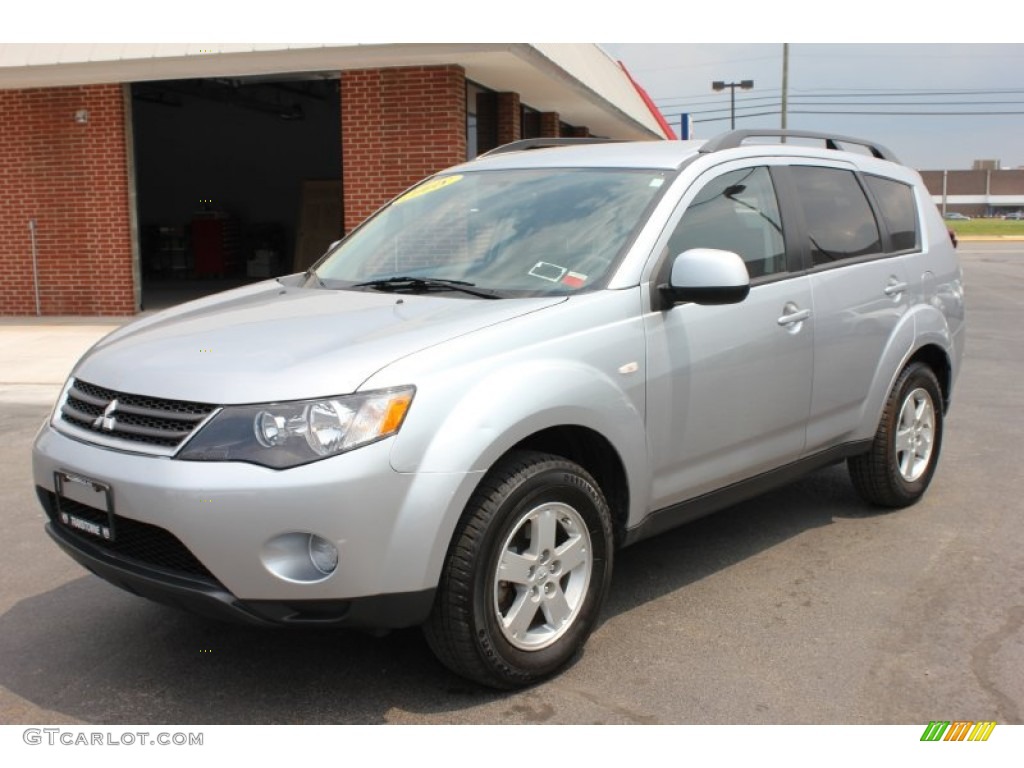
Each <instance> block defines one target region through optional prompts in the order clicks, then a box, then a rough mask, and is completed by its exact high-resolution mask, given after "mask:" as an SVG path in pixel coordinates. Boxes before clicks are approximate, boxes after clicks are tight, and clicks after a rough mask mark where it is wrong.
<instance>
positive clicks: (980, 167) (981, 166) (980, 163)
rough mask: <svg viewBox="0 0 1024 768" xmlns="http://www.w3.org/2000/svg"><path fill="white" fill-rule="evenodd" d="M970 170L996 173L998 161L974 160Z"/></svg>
mask: <svg viewBox="0 0 1024 768" xmlns="http://www.w3.org/2000/svg"><path fill="white" fill-rule="evenodd" d="M971 169H972V170H975V171H998V170H999V161H998V160H975V161H974V163H973V164H972V165H971Z"/></svg>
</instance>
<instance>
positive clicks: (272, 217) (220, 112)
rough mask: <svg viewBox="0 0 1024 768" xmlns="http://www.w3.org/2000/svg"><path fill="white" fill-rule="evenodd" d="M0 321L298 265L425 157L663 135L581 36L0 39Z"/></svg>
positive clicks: (396, 188) (437, 159)
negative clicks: (540, 139)
mask: <svg viewBox="0 0 1024 768" xmlns="http://www.w3.org/2000/svg"><path fill="white" fill-rule="evenodd" d="M0 110H2V112H0V114H3V120H2V121H0V195H2V201H0V279H2V280H3V285H4V291H3V292H2V293H0V315H18V314H26V315H27V314H35V313H36V312H37V311H38V313H39V314H44V315H62V314H88V315H120V314H131V313H134V312H136V311H138V310H139V309H140V308H151V307H153V306H158V305H159V304H160V301H161V300H160V296H166V295H177V294H175V291H178V293H179V294H180V293H181V291H180V290H179V289H183V288H187V289H188V290H189V291H191V293H192V294H195V293H196V292H197V291H202V290H208V291H212V290H218V289H220V288H223V287H227V286H229V285H234V284H238V283H239V282H242V281H245V280H254V279H260V278H263V277H267V276H271V275H276V274H286V273H288V272H292V271H295V270H298V269H304V268H305V267H306V266H308V265H309V264H310V263H311V262H312V261H313V260H314V259H315V258H316V257H317V256H319V255H320V253H322V252H323V250H324V248H325V247H326V245H327V244H328V243H330V242H331V241H333V240H335V239H337V238H338V237H340V236H342V235H343V234H344V232H346V231H349V230H350V229H352V228H353V227H354V226H356V225H357V224H358V223H359V222H360V221H362V220H363V219H364V218H365V217H366V216H367V215H369V214H370V213H372V212H373V211H374V210H375V209H376V208H377V207H378V206H380V205H381V204H382V203H384V202H386V201H387V200H388V199H390V198H391V197H393V196H394V195H396V194H398V193H399V192H401V191H402V190H403V189H405V188H406V187H408V186H409V185H410V184H413V183H415V182H416V181H418V180H420V179H421V178H423V177H424V176H427V175H429V174H431V173H433V172H435V171H437V170H440V169H441V168H444V167H446V166H449V165H453V164H455V163H458V162H461V161H463V160H465V159H466V158H469V157H474V156H475V155H476V154H478V153H480V152H483V151H486V150H487V149H490V148H492V147H494V146H498V145H499V144H503V143H506V142H509V141H513V140H516V139H519V138H530V137H537V136H588V135H595V136H606V137H611V138H621V139H663V138H672V135H671V129H669V128H668V127H667V125H665V123H664V121H663V120H662V119H661V116H660V115H658V114H657V113H656V112H655V111H653V110H652V109H651V108H650V106H649V102H647V101H645V99H644V95H643V94H642V93H641V92H638V89H637V88H636V87H635V85H634V84H633V82H632V81H631V79H630V78H629V76H628V75H627V73H625V71H624V70H623V69H622V68H621V67H620V65H618V64H617V63H616V62H614V61H612V60H611V59H609V58H608V57H607V55H606V54H604V52H603V51H601V49H599V48H598V47H596V46H593V45H578V44H566V45H551V44H544V45H540V44H538V45H528V44H461V45H456V44H452V45H424V44H414V45H405V44H402V45H299V46H288V45H222V46H199V45H187V44H182V45H169V44H160V45H124V44H111V45H35V44H25V45H0Z"/></svg>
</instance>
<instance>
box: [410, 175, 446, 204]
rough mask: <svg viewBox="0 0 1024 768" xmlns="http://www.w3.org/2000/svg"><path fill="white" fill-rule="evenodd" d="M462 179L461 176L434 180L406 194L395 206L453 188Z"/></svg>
mask: <svg viewBox="0 0 1024 768" xmlns="http://www.w3.org/2000/svg"><path fill="white" fill-rule="evenodd" d="M461 179H462V176H461V175H455V176H442V177H441V178H439V179H433V180H431V181H428V182H426V183H425V184H420V185H419V186H418V187H416V189H413V190H410V191H409V192H406V193H405V194H404V195H402V196H401V197H400V198H398V199H397V200H395V203H394V204H395V205H398V204H399V203H404V202H405V201H406V200H413V199H414V198H417V197H422V196H423V195H429V194H430V193H431V192H436V191H437V190H439V189H444V188H445V187H448V186H451V185H452V184H454V183H455V182H457V181H460V180H461Z"/></svg>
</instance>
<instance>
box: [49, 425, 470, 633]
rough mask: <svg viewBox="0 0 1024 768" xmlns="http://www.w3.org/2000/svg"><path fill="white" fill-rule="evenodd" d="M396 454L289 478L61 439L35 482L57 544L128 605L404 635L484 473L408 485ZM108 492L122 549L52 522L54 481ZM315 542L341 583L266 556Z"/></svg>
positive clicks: (416, 478)
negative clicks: (296, 541)
mask: <svg viewBox="0 0 1024 768" xmlns="http://www.w3.org/2000/svg"><path fill="white" fill-rule="evenodd" d="M391 442H392V441H390V440H384V441H380V442H379V443H375V444H372V445H368V446H365V447H363V448H360V449H358V450H355V451H352V452H350V453H346V454H341V455H340V456H335V457H332V458H330V459H325V460H323V461H319V462H314V463H312V464H307V465H304V466H300V467H295V468H293V469H288V470H280V471H278V470H271V469H267V468H264V467H258V466H255V465H250V464H241V463H232V462H189V461H178V460H174V459H170V458H163V457H154V456H144V455H138V454H130V453H124V452H120V451H114V450H110V449H106V448H101V447H98V446H95V445H91V444H87V443H83V442H80V441H78V440H75V439H73V438H71V437H68V436H66V435H64V434H62V433H60V432H58V431H56V430H55V429H53V428H52V427H51V426H49V425H47V426H45V427H43V429H42V430H41V431H40V433H39V435H38V436H37V438H36V443H35V449H34V453H33V473H34V479H35V483H36V486H37V488H38V490H39V495H40V500H41V501H42V503H43V506H44V508H47V511H48V514H49V516H50V524H49V526H48V531H49V533H50V535H51V537H53V538H54V540H55V541H56V542H57V543H58V544H59V545H60V546H61V548H62V549H64V550H65V551H66V552H67V553H68V554H69V555H71V556H72V557H73V558H74V559H75V560H77V561H78V562H79V563H81V564H82V565H84V566H85V567H86V568H88V569H89V570H91V571H92V572H94V573H96V574H97V575H99V576H101V577H102V578H104V579H106V580H107V581H110V582H111V583H113V584H115V585H117V586H120V587H122V588H124V589H126V590H128V591H129V592H134V593H136V594H139V595H142V596H144V597H148V598H151V599H153V600H157V601H159V602H163V603H170V604H173V605H178V606H180V607H184V608H187V609H189V610H191V611H193V612H197V613H202V614H206V615H215V616H218V617H220V618H232V619H236V620H239V619H240V620H242V621H247V622H250V623H272V624H288V623H337V624H345V625H353V626H375V627H398V626H409V625H411V624H416V623H419V622H422V621H423V619H424V618H425V617H426V615H427V613H429V608H430V604H431V602H432V595H433V591H434V589H435V588H436V586H437V582H438V579H439V577H440V572H441V567H442V565H443V561H444V557H445V555H446V552H447V548H448V543H449V541H450V539H451V535H452V532H453V530H454V528H455V525H456V523H457V521H458V518H459V516H460V514H461V511H462V509H463V508H464V507H465V504H466V502H467V500H468V498H469V496H470V494H471V493H472V490H473V488H474V487H475V485H476V482H477V480H478V479H479V475H478V474H475V473H398V472H395V471H394V470H393V469H392V468H391V466H390V463H389V455H390V443H391ZM57 472H62V473H74V474H75V475H78V476H81V477H85V478H90V479H92V480H94V481H98V482H101V483H103V484H105V485H107V486H109V488H110V497H111V499H112V505H113V511H114V514H115V517H114V520H116V521H117V522H116V526H115V528H116V531H117V534H118V535H117V536H116V537H115V542H116V543H113V544H112V543H108V542H105V541H103V540H102V539H100V538H98V537H96V536H93V535H89V534H88V533H83V532H82V531H80V530H74V529H72V528H70V527H69V526H68V525H65V524H63V523H62V522H61V520H60V518H59V516H58V515H57V514H56V510H55V509H54V493H55V491H56V483H55V473H57ZM292 532H298V533H303V534H305V533H309V534H315V535H316V536H319V537H321V538H324V539H327V540H328V541H330V542H332V543H333V544H334V545H335V546H336V547H337V549H338V552H339V561H338V567H337V569H336V570H335V571H334V572H333V573H331V574H330V575H329V576H325V577H323V578H318V579H316V580H305V581H302V580H298V579H295V578H289V577H287V576H282V575H280V574H279V573H276V572H275V571H274V570H273V568H272V567H269V566H268V563H270V562H271V559H270V558H269V557H268V556H267V550H268V542H270V541H271V540H273V539H275V538H276V537H280V536H282V535H285V534H289V533H292Z"/></svg>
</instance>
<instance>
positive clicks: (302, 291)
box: [72, 281, 565, 405]
mask: <svg viewBox="0 0 1024 768" xmlns="http://www.w3.org/2000/svg"><path fill="white" fill-rule="evenodd" d="M563 301H565V297H543V298H523V299H503V300H500V301H491V300H486V299H470V298H455V297H453V296H451V295H446V296H437V295H409V294H400V295H396V294H394V293H381V292H376V291H345V290H337V291H335V290H323V289H316V288H304V287H294V286H292V287H289V286H287V285H285V284H283V283H281V282H277V281H270V282H264V283H259V284H257V285H255V286H249V287H246V288H241V289H238V290H234V291H229V292H227V293H224V294H219V295H217V296H213V297H208V298H206V299H201V300H199V301H196V302H190V303H189V304H183V305H181V306H180V307H176V308H174V309H171V310H168V311H166V312H162V313H159V314H156V315H153V316H151V317H148V318H144V319H141V320H138V321H136V322H134V323H132V324H130V325H126V326H124V327H123V328H120V329H118V330H117V331H115V332H114V333H112V334H110V335H109V336H107V337H105V338H104V339H102V340H101V341H100V342H98V343H97V344H96V345H95V346H94V347H93V348H92V349H91V350H89V352H88V353H87V354H86V355H85V356H84V357H83V358H82V360H80V361H79V363H78V365H76V366H75V369H74V371H73V373H72V375H73V376H75V377H77V378H81V379H83V380H84V381H88V382H91V383H93V384H96V385H98V386H101V387H106V388H109V389H113V390H115V391H118V392H127V393H133V394H144V395H151V396H153V397H161V398H170V399H175V400H188V401H193V402H207V403H215V404H221V405H228V404H239V403H257V402H271V401H280V400H298V399H303V398H311V397H326V396H330V395H339V394H345V393H348V392H354V391H356V390H357V389H358V388H359V385H360V384H361V383H362V382H363V381H365V380H366V379H367V378H368V377H369V376H371V375H372V374H373V373H375V372H376V371H378V370H380V369H381V368H383V367H384V366H386V365H388V364H389V363H392V362H394V361H395V360H398V359H400V358H402V357H405V356H406V355H409V354H412V353H414V352H419V351H422V350H424V349H427V348H428V347H432V346H434V345H437V344H442V343H444V342H445V341H448V340H449V339H453V338H455V337H457V336H462V335H464V334H467V333H472V332H473V331H476V330H479V329H481V328H484V327H487V326H490V325H494V324H496V323H502V322H506V321H508V320H511V319H513V318H515V317H519V316H521V315H524V314H528V313H530V312H535V311H538V310H541V309H544V308H546V307H550V306H554V305H555V304H559V303H561V302H563ZM409 383H415V382H409Z"/></svg>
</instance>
